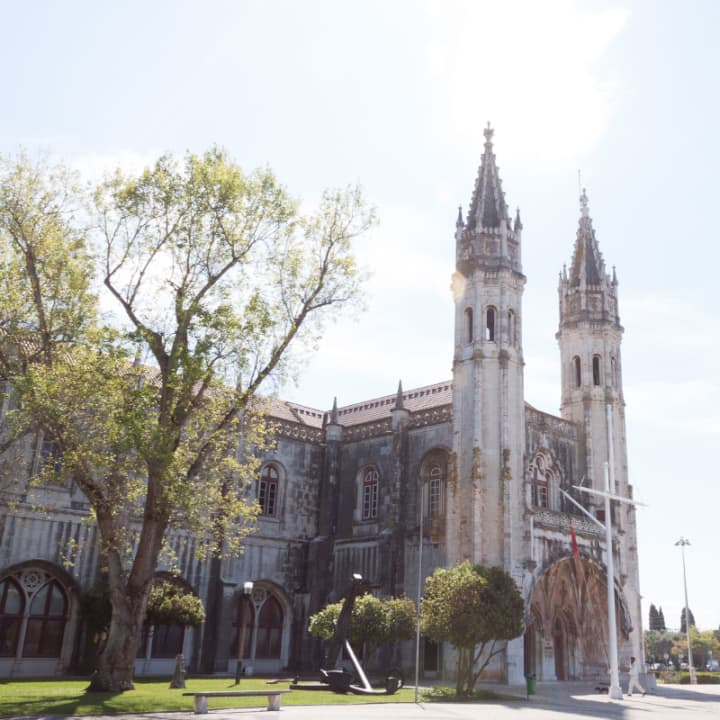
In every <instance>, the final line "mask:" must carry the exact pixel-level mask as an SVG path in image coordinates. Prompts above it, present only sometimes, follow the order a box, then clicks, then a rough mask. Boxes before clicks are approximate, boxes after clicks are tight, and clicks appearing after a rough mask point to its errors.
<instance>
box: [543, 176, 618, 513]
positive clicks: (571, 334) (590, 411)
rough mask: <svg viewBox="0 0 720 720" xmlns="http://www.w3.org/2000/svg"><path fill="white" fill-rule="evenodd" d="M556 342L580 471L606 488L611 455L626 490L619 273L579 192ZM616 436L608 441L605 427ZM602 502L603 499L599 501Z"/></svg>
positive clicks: (566, 412) (562, 282) (564, 410)
mask: <svg viewBox="0 0 720 720" xmlns="http://www.w3.org/2000/svg"><path fill="white" fill-rule="evenodd" d="M559 294H560V328H559V330H558V333H557V336H556V337H557V339H558V341H559V343H560V356H561V361H562V371H561V380H562V402H561V413H562V416H563V417H564V418H566V419H568V420H572V421H574V422H575V423H576V425H577V426H578V428H579V429H580V432H581V438H582V442H581V453H582V454H583V457H581V458H580V468H579V475H580V477H581V478H582V477H583V476H584V478H585V484H586V485H587V486H588V487H594V488H596V489H598V490H604V483H605V480H604V476H603V463H604V462H606V461H608V459H609V456H610V454H611V451H612V455H614V458H613V459H614V467H613V470H614V476H615V479H616V482H617V483H618V487H617V490H618V491H619V492H624V490H625V488H624V487H623V483H624V482H625V481H626V480H627V467H626V462H625V447H624V438H625V416H624V404H625V403H624V400H623V394H622V373H621V370H620V341H621V339H622V333H623V328H622V326H621V325H620V318H619V315H618V301H617V279H616V277H615V272H614V270H613V276H612V278H611V277H610V276H609V275H608V274H607V273H606V271H605V263H604V261H603V258H602V255H601V253H600V250H599V249H598V244H597V240H596V238H595V231H594V230H593V226H592V219H591V218H590V213H589V211H588V199H587V195H586V194H585V191H584V190H583V193H582V195H581V196H580V224H579V227H578V231H577V237H576V239H575V249H574V252H573V258H572V265H571V267H570V273H569V274H568V272H567V269H565V268H564V269H563V273H562V275H561V276H560V288H559ZM609 432H612V434H613V436H614V438H615V440H614V443H613V445H612V448H611V447H610V446H609V445H608V433H609ZM600 505H602V501H601V502H600Z"/></svg>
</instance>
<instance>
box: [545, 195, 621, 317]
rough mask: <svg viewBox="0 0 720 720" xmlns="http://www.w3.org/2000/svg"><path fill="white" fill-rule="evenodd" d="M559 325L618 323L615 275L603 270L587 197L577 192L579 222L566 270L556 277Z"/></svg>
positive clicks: (603, 264)
mask: <svg viewBox="0 0 720 720" xmlns="http://www.w3.org/2000/svg"><path fill="white" fill-rule="evenodd" d="M559 290H560V325H561V327H562V326H563V325H566V324H568V323H570V324H572V323H576V322H578V321H583V320H592V321H594V322H607V321H609V322H611V323H613V324H615V325H618V326H620V318H619V316H618V304H617V278H616V277H615V275H614V273H613V276H612V277H611V276H610V275H608V273H607V272H606V270H605V261H604V260H603V256H602V253H601V252H600V249H599V247H598V243H597V239H596V237H595V230H594V229H593V224H592V218H591V217H590V209H589V207H588V196H587V192H586V191H585V188H583V189H582V192H581V194H580V221H579V223H578V230H577V235H576V237H575V247H574V249H573V256H572V262H571V263H570V269H569V271H568V272H567V273H565V271H564V269H563V272H562V274H561V276H560V288H559Z"/></svg>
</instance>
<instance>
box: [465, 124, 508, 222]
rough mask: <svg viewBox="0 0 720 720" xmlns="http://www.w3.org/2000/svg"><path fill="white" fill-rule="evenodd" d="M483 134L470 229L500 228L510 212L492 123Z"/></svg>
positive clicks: (471, 202)
mask: <svg viewBox="0 0 720 720" xmlns="http://www.w3.org/2000/svg"><path fill="white" fill-rule="evenodd" d="M483 134H484V135H485V151H484V152H483V156H482V160H481V162H480V170H479V171H478V176H477V180H476V181H475V189H474V191H473V195H472V199H471V201H470V210H469V212H468V219H467V223H468V227H469V228H476V227H479V228H498V227H500V223H501V221H502V220H506V219H507V214H508V212H507V205H506V204H505V194H504V193H503V191H502V183H501V181H500V175H499V173H498V167H497V165H496V164H495V153H494V152H493V143H492V138H493V135H494V134H495V131H494V130H493V129H492V128H491V127H490V123H488V124H487V127H486V128H485V129H484V130H483Z"/></svg>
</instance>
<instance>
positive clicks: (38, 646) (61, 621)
mask: <svg viewBox="0 0 720 720" xmlns="http://www.w3.org/2000/svg"><path fill="white" fill-rule="evenodd" d="M66 615H67V598H66V597H65V592H64V590H63V589H62V587H61V586H60V583H59V582H58V581H57V580H51V581H50V582H48V583H45V585H43V587H41V588H40V590H38V591H37V592H36V593H35V595H34V596H33V599H32V601H31V603H30V614H29V615H28V621H27V628H26V630H25V642H24V645H23V657H43V658H54V657H60V649H61V648H62V640H63V633H64V632H65V618H66Z"/></svg>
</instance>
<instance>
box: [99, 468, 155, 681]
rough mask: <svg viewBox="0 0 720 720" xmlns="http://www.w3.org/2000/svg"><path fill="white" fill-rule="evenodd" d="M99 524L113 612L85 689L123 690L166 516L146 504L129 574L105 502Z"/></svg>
mask: <svg viewBox="0 0 720 720" xmlns="http://www.w3.org/2000/svg"><path fill="white" fill-rule="evenodd" d="M157 485H158V483H157V482H153V478H152V477H150V478H149V480H148V495H147V500H146V508H152V507H153V499H154V498H156V497H157V491H155V492H153V489H154V488H156V487H157ZM96 512H97V521H98V528H99V529H100V534H101V537H102V538H103V540H104V542H105V543H106V548H107V550H106V552H105V553H104V555H105V559H106V562H107V568H108V576H107V578H108V585H109V587H110V603H111V605H112V617H111V619H110V628H109V630H108V636H107V642H106V643H105V647H104V648H103V650H102V652H101V653H100V654H99V656H98V659H97V668H96V670H95V672H94V673H93V675H92V678H91V680H90V686H89V688H88V690H92V691H97V692H123V691H125V690H133V689H134V687H135V686H134V685H133V674H134V671H135V657H136V655H137V650H138V646H139V645H140V639H141V633H142V627H143V622H144V621H145V610H146V608H147V601H148V597H149V595H150V588H151V586H152V580H153V577H154V575H155V569H156V567H157V561H158V556H159V555H160V548H161V547H162V539H163V536H164V534H165V529H166V527H167V519H166V518H165V517H152V516H151V514H150V513H149V512H148V511H147V510H146V515H145V519H144V522H143V525H142V530H141V532H140V537H139V538H138V543H137V550H136V552H135V559H134V561H133V564H132V569H131V570H130V573H129V574H126V572H125V570H124V567H123V560H122V555H121V552H122V548H121V547H119V546H118V545H119V543H117V542H115V543H113V539H115V538H116V537H118V536H120V537H122V535H119V534H117V533H116V532H115V527H114V523H115V521H116V519H115V518H113V516H112V514H111V513H110V512H108V510H107V508H106V507H100V508H98V509H97V511H96Z"/></svg>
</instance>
